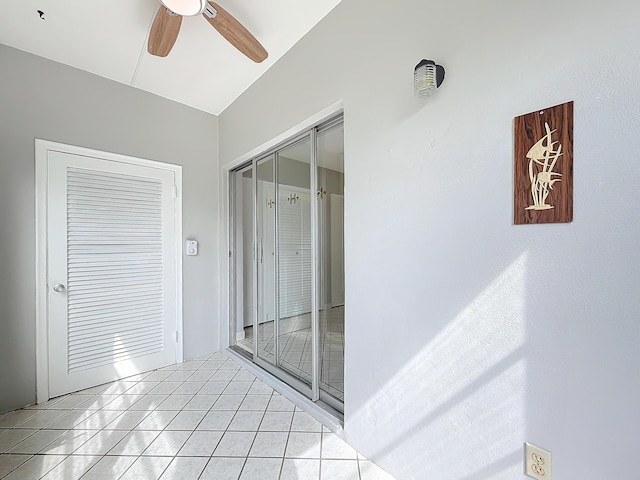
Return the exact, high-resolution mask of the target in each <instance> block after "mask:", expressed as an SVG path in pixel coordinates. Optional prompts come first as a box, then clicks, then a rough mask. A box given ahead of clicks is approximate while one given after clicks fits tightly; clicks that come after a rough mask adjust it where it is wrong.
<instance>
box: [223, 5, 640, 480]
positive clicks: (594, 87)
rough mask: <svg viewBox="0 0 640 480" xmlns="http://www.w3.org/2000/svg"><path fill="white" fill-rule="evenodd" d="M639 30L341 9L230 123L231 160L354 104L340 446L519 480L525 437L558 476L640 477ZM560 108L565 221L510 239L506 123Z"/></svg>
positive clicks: (571, 12) (636, 10)
mask: <svg viewBox="0 0 640 480" xmlns="http://www.w3.org/2000/svg"><path fill="white" fill-rule="evenodd" d="M638 18H640V5H639V4H638V3H637V2H632V1H630V0H626V1H625V0H614V1H612V2H608V3H606V4H604V3H603V4H598V5H596V4H590V5H589V7H588V8H587V7H586V6H585V4H584V3H582V2H578V1H577V0H568V1H564V2H553V1H551V0H541V1H539V2H533V3H523V2H507V1H504V0H489V1H488V2H472V1H456V2H445V1H435V2H422V1H415V0H414V1H409V0H401V1H399V2H395V3H393V4H389V5H386V6H385V7H384V8H380V7H376V6H372V5H371V3H370V2H365V1H364V0H343V2H342V3H341V4H340V5H339V6H338V7H336V9H335V10H334V11H333V12H331V13H330V14H329V15H328V16H327V17H326V18H325V19H324V20H323V21H322V22H321V23H320V24H319V25H318V26H317V27H316V28H314V30H312V31H311V32H310V33H309V34H308V35H307V36H306V37H305V38H303V39H302V40H301V41H300V42H299V43H298V44H297V45H296V46H295V47H294V48H293V49H292V50H291V51H290V52H289V53H288V54H287V55H286V56H285V57H284V58H282V59H281V60H280V61H279V62H278V63H277V64H276V65H275V66H274V67H273V68H272V69H271V70H270V71H268V72H267V73H266V74H265V75H264V76H263V77H261V78H260V80H259V81H258V82H257V83H256V84H254V86H253V87H251V88H250V89H249V90H248V91H246V92H245V93H244V94H243V95H242V96H241V97H240V98H239V99H238V100H236V101H235V102H234V103H233V104H232V105H231V107H229V108H228V109H227V110H226V111H225V112H224V113H223V114H222V115H221V116H220V139H221V145H220V161H221V164H222V165H229V164H230V163H232V162H233V161H234V160H235V159H236V158H240V157H242V156H243V155H246V153H247V152H250V151H252V150H254V149H256V148H257V147H258V146H260V145H262V144H263V143H265V142H269V140H270V139H271V138H273V137H276V136H278V135H280V134H281V133H282V132H284V131H286V130H288V129H290V128H292V127H293V126H295V125H298V124H300V123H301V122H304V120H305V119H306V118H308V117H310V116H312V115H314V114H316V112H318V111H320V110H322V109H324V108H326V107H327V106H329V105H331V104H333V103H334V102H337V101H340V100H342V101H343V104H344V110H345V245H346V258H345V261H346V323H347V325H346V365H347V367H346V378H345V388H346V392H345V431H346V435H347V438H348V440H349V441H350V442H351V443H352V444H353V445H354V446H355V447H357V448H359V449H360V450H361V451H362V452H363V453H364V454H365V455H367V456H368V457H370V458H372V459H373V460H375V461H377V462H378V463H380V464H381V465H382V466H383V467H385V468H387V469H388V470H389V471H390V472H392V473H393V474H395V475H396V476H397V478H399V479H409V478H411V479H428V480H462V479H466V480H478V479H489V478H491V479H505V480H506V479H510V480H512V479H514V478H524V477H523V474H522V458H523V453H522V443H523V442H524V441H530V442H533V443H537V444H539V445H540V446H542V447H544V448H547V449H549V450H551V451H552V453H553V458H554V478H566V479H568V478H576V479H577V478H580V479H584V480H600V479H603V478H620V479H621V478H635V476H637V473H636V471H635V467H634V462H633V460H632V459H633V458H634V455H635V450H636V448H635V447H636V446H637V444H638V442H637V431H638V430H639V429H640V409H638V405H640V383H639V382H638V380H637V379H638V378H640V321H639V317H640V299H639V296H638V291H639V290H640V277H639V274H638V271H639V270H640V253H639V252H640V251H639V250H638V247H637V243H638V238H639V235H640V190H639V189H638V184H639V181H640V163H638V158H640V143H639V142H638V141H637V132H638V130H639V126H640V125H639V123H640V121H639V120H640V116H639V114H638V104H639V103H640V89H638V86H637V81H636V80H637V79H638V78H640V61H639V57H638V51H639V47H640V36H639V35H638V33H637V32H638V30H637V20H638ZM422 58H431V59H434V60H436V61H437V62H438V63H441V64H442V65H444V66H445V68H446V70H447V76H446V79H445V82H444V84H443V86H442V88H441V90H440V91H439V92H438V93H437V95H436V96H435V97H433V98H431V99H430V100H428V101H425V102H422V103H421V102H418V101H417V100H416V99H415V98H414V97H413V96H412V73H413V67H414V66H415V65H416V64H417V63H418V62H419V61H420V59H422ZM568 100H574V101H575V118H574V125H575V141H574V148H575V150H574V162H575V163H574V165H575V173H574V192H575V199H574V205H575V210H574V221H573V223H571V224H556V225H534V226H514V225H512V221H513V220H512V219H513V211H512V208H513V207H512V203H513V200H512V198H513V193H512V189H513V179H512V174H513V173H512V172H513V153H512V152H513V118H514V117H515V116H518V115H521V114H523V113H527V112H530V111H534V110H536V109H538V108H543V107H548V106H552V105H556V104H559V103H562V102H565V101H568Z"/></svg>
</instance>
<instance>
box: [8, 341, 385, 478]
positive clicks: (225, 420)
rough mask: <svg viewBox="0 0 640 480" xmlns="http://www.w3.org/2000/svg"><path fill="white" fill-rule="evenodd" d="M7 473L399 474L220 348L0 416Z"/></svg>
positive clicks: (86, 475) (59, 475)
mask: <svg viewBox="0 0 640 480" xmlns="http://www.w3.org/2000/svg"><path fill="white" fill-rule="evenodd" d="M0 478H3V479H7V480H9V479H11V480H13V479H20V480H29V479H39V478H44V479H47V480H51V479H64V480H74V479H79V478H82V479H83V480H88V479H118V478H120V479H141V480H142V479H144V480H152V479H158V478H162V479H188V480H194V479H217V480H226V479H230V480H236V479H241V480H271V479H273V480H278V479H280V480H288V479H291V480H393V479H392V477H390V476H389V475H388V474H386V473H385V472H384V471H383V470H382V469H380V468H378V467H377V466H376V465H375V464H373V463H372V462H370V461H368V460H367V459H366V458H364V457H363V456H362V455H360V454H359V453H358V452H356V451H355V450H354V449H353V448H351V447H350V446H349V445H347V444H346V443H345V442H343V441H342V440H341V439H340V438H339V437H338V436H337V435H335V434H334V433H332V432H331V431H329V430H328V429H327V428H326V427H323V426H322V425H321V424H320V423H319V422H317V421H316V420H315V419H314V418H312V417H311V416H310V415H309V414H307V413H305V412H304V411H303V410H301V409H300V408H299V407H296V406H295V405H294V404H293V403H291V402H290V401H289V400H288V399H286V398H285V397H283V396H281V395H280V394H278V393H277V392H275V391H274V390H273V389H272V388H271V387H269V386H268V385H267V384H265V383H264V382H262V381H261V380H259V379H257V378H256V377H255V376H254V375H253V374H252V373H250V372H249V371H247V370H245V369H243V368H241V367H240V366H239V365H238V364H237V363H236V362H235V361H234V360H232V359H230V358H228V357H227V356H226V355H224V354H222V353H214V354H212V355H207V356H205V357H202V358H199V359H196V360H192V361H188V362H185V363H182V364H179V365H174V366H171V367H167V368H163V369H160V370H155V371H152V372H148V373H144V374H140V375H136V376H134V377H129V378H126V379H124V380H120V381H117V382H113V383H110V384H106V385H101V386H99V387H95V388H90V389H88V390H83V391H80V392H77V393H74V394H70V395H66V396H63V397H60V398H56V399H53V400H50V401H49V402H47V403H45V404H41V405H34V406H32V407H27V408H24V409H21V410H16V411H13V412H9V413H6V414H4V415H0Z"/></svg>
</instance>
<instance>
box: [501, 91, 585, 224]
mask: <svg viewBox="0 0 640 480" xmlns="http://www.w3.org/2000/svg"><path fill="white" fill-rule="evenodd" d="M514 140H515V145H514V181H513V186H514V188H513V208H514V211H513V217H514V220H513V221H514V223H515V224H516V225H519V224H523V223H568V222H571V221H572V220H573V102H567V103H563V104H562V105H556V106H555V107H551V108H545V109H542V110H537V111H535V112H531V113H527V114H526V115H521V116H519V117H516V118H515V120H514Z"/></svg>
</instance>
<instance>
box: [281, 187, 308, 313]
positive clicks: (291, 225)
mask: <svg viewBox="0 0 640 480" xmlns="http://www.w3.org/2000/svg"><path fill="white" fill-rule="evenodd" d="M278 207H279V212H278V213H279V216H278V239H279V249H280V250H279V253H280V256H279V264H278V265H279V272H278V273H279V282H278V294H279V297H280V298H279V307H280V319H284V318H288V317H293V316H295V315H302V314H303V313H309V312H310V311H311V204H310V197H309V192H308V191H305V190H302V189H299V188H293V187H287V186H280V189H279V193H278Z"/></svg>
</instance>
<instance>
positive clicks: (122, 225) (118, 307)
mask: <svg viewBox="0 0 640 480" xmlns="http://www.w3.org/2000/svg"><path fill="white" fill-rule="evenodd" d="M48 172H49V173H48V216H47V219H48V242H49V243H48V244H49V252H48V274H49V281H48V283H49V285H48V287H49V289H48V292H49V383H50V384H49V394H50V396H51V397H54V396H57V395H61V394H64V393H68V392H72V391H77V390H80V389H83V388H87V387H90V386H93V385H98V384H101V383H105V382H108V381H112V380H116V379H119V378H123V377H125V376H129V375H133V374H136V373H140V372H143V371H147V370H150V369H153V368H159V367H162V366H165V365H169V364H172V363H175V361H176V333H175V332H176V319H177V315H176V308H177V292H178V288H177V282H176V278H177V266H176V255H175V252H176V238H175V236H176V234H175V233H176V225H175V218H176V211H175V209H176V202H175V199H174V196H175V194H174V192H175V187H174V185H175V183H174V182H175V180H174V172H172V171H170V170H165V169H161V168H153V167H150V166H143V165H133V164H128V163H120V162H113V161H107V160H103V159H98V158H91V157H85V156H79V155H71V154H66V153H59V152H49V154H48Z"/></svg>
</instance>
